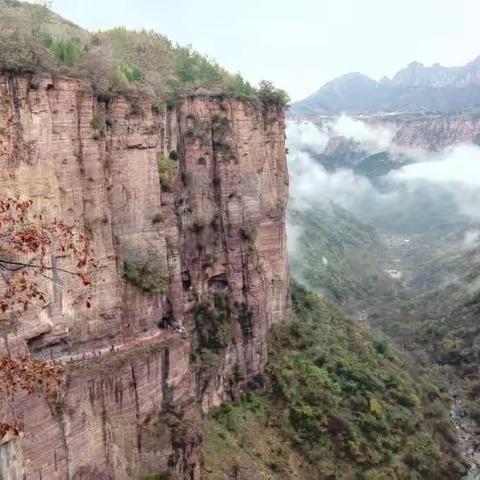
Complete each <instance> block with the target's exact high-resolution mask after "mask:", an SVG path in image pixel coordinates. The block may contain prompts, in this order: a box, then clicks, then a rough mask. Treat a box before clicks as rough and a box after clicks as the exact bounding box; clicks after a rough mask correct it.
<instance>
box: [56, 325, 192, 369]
mask: <svg viewBox="0 0 480 480" xmlns="http://www.w3.org/2000/svg"><path fill="white" fill-rule="evenodd" d="M177 341H182V342H186V341H188V340H187V338H186V335H185V333H184V331H182V330H164V331H162V333H160V334H156V335H148V336H145V337H139V338H132V339H130V340H128V341H126V342H122V343H117V344H112V345H109V346H107V347H102V348H99V349H96V350H88V351H84V352H77V353H69V354H65V355H58V356H51V357H50V359H49V360H50V361H52V362H54V363H61V364H69V363H72V362H79V361H85V360H91V359H94V358H100V357H105V356H108V355H111V354H115V353H120V352H128V351H130V350H135V349H137V348H142V347H148V346H150V345H156V344H160V343H165V344H171V343H173V342H177Z"/></svg>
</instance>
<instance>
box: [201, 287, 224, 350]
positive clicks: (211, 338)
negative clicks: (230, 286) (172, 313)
mask: <svg viewBox="0 0 480 480" xmlns="http://www.w3.org/2000/svg"><path fill="white" fill-rule="evenodd" d="M192 312H193V319H194V322H195V327H196V332H197V340H198V342H197V349H198V351H199V352H201V354H202V356H203V353H204V352H205V351H207V350H211V351H213V352H219V351H220V350H221V349H223V348H225V347H226V346H227V345H228V344H229V343H230V340H231V331H230V306H229V301H228V297H227V296H226V295H223V294H220V293H215V294H214V295H213V302H212V301H211V300H210V301H204V302H198V303H196V304H195V305H194V307H193V309H192Z"/></svg>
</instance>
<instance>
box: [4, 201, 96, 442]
mask: <svg viewBox="0 0 480 480" xmlns="http://www.w3.org/2000/svg"><path fill="white" fill-rule="evenodd" d="M57 257H62V258H67V259H68V262H69V263H68V264H69V265H72V268H71V269H63V268H59V267H57V266H56V265H54V264H53V261H54V260H53V259H54V258H57ZM95 267H96V265H95V262H94V260H93V257H92V252H91V248H90V244H89V241H88V238H87V237H86V235H85V234H83V233H82V232H81V229H80V228H79V225H78V224H76V223H73V224H72V225H67V224H66V223H64V222H62V221H59V220H56V219H53V220H46V219H45V218H44V217H43V216H42V215H41V214H38V213H35V212H34V209H33V204H32V201H31V200H20V199H18V198H5V199H2V198H0V328H2V329H3V330H4V331H7V332H8V329H9V328H10V327H11V323H12V322H15V319H16V318H17V315H19V314H22V313H23V312H26V311H27V310H30V309H32V310H33V313H35V311H36V310H35V309H36V308H42V307H44V306H45V304H46V303H47V302H48V301H49V298H50V294H49V285H50V282H51V281H53V280H55V281H56V282H57V283H60V284H61V283H63V282H62V277H67V278H68V279H70V280H69V282H68V283H69V285H71V284H72V282H71V280H75V282H74V283H76V284H78V285H80V286H81V287H82V288H85V287H88V286H89V285H90V283H91V277H90V274H89V272H91V271H92V270H93V269H94V268H95ZM54 274H55V275H56V277H57V278H56V279H54V278H53V275H54ZM59 279H60V280H59ZM86 306H87V307H90V298H89V297H88V296H87V299H86ZM62 377H63V375H62V367H61V366H59V365H57V364H55V363H53V362H46V361H43V360H36V359H33V358H30V357H23V358H14V357H12V356H6V357H0V396H1V398H7V399H8V401H9V402H13V398H14V395H15V393H16V392H18V391H19V390H22V391H24V392H27V393H33V392H40V393H43V394H44V395H45V396H46V397H47V399H52V398H53V397H55V396H58V394H59V391H60V389H61V385H62V381H63V380H62ZM13 417H14V415H13ZM17 431H18V426H17V425H16V423H15V421H13V422H10V423H3V422H0V438H1V437H2V436H3V435H5V434H6V433H8V432H12V433H17Z"/></svg>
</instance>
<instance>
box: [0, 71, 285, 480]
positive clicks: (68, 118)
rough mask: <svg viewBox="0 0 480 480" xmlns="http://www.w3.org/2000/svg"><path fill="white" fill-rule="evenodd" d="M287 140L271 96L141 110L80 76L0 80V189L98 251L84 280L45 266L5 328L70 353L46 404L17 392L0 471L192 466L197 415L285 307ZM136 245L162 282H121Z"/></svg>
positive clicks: (250, 357)
mask: <svg viewBox="0 0 480 480" xmlns="http://www.w3.org/2000/svg"><path fill="white" fill-rule="evenodd" d="M284 140H285V135H284V114H283V111H282V110H281V109H277V108H276V107H266V106H261V105H258V104H252V103H248V102H243V101H238V100H231V99H226V98H217V97H216V98H213V97H208V96H204V97H193V98H190V99H187V100H185V101H184V102H183V103H182V104H181V105H180V106H179V107H178V108H175V109H167V108H161V109H156V108H153V107H152V105H151V103H150V102H149V101H148V100H147V99H144V98H131V99H127V98H125V97H121V96H113V97H111V98H109V99H105V98H102V99H96V98H95V97H94V95H93V93H92V91H91V90H90V89H89V88H88V87H87V86H85V85H84V84H82V83H81V82H80V81H77V80H72V79H67V78H52V77H50V76H42V77H36V78H31V77H18V76H17V77H6V76H2V77H0V151H1V153H2V155H1V159H0V162H1V169H2V177H1V179H0V182H1V184H2V185H1V188H2V195H19V196H21V197H25V198H31V199H32V200H33V201H34V206H35V209H36V210H37V211H39V212H42V213H43V214H44V215H46V216H49V217H51V218H53V217H56V218H61V219H63V220H65V221H70V222H71V221H79V224H80V226H81V228H83V229H84V231H85V232H86V233H87V234H88V236H89V237H90V238H91V240H92V242H93V246H94V249H95V255H96V259H97V261H98V264H99V268H98V269H97V271H96V273H95V276H94V283H95V285H94V286H93V288H91V289H90V290H89V291H86V290H81V289H76V288H73V287H72V288H70V283H71V282H70V280H68V279H65V278H63V276H62V274H61V273H58V272H56V271H55V270H54V272H53V275H54V282H53V283H52V282H47V283H46V284H45V285H44V288H46V289H48V291H49V301H48V304H47V305H46V306H44V307H42V308H38V309H34V310H32V311H30V312H28V314H24V315H22V316H21V317H20V318H17V319H16V321H15V329H11V328H6V329H5V332H4V335H3V339H2V340H1V342H2V343H1V344H0V349H1V350H2V353H3V354H5V352H6V350H7V347H8V349H9V350H10V352H17V353H18V354H21V353H26V352H28V353H29V354H31V355H34V356H35V357H37V358H44V359H49V358H53V359H57V360H58V361H60V360H61V361H67V362H68V357H69V355H70V356H72V355H74V356H75V357H74V361H73V362H71V363H67V365H66V371H67V372H66V377H67V379H66V387H65V392H64V396H63V399H61V401H59V402H57V403H55V404H50V405H48V404H47V403H46V401H45V400H44V399H43V398H42V397H39V396H35V395H31V396H27V395H19V396H18V398H17V400H16V402H15V411H16V415H17V418H18V419H19V422H20V425H21V429H22V433H21V435H20V436H19V437H18V438H16V439H12V440H10V441H5V442H4V444H3V445H2V446H1V447H0V473H1V475H0V476H2V478H4V480H10V479H17V478H22V479H27V480H29V479H39V478H42V479H49V480H50V479H52V480H55V479H59V480H60V479H75V480H77V479H90V478H95V479H102V478H105V479H129V478H137V477H138V476H140V475H144V474H149V473H160V472H169V473H170V474H171V475H172V478H189V479H190V478H198V477H199V465H198V458H199V446H200V445H201V441H202V439H201V432H200V431H199V430H198V428H197V422H196V419H197V418H198V415H200V411H201V410H203V411H207V410H208V409H210V408H211V407H213V406H216V405H219V404H220V403H221V402H222V401H224V400H225V399H230V398H235V397H236V396H237V395H238V394H239V392H241V391H242V389H243V388H245V386H246V385H247V384H248V383H249V382H251V381H254V380H255V378H256V377H257V376H258V375H259V374H260V373H261V372H262V369H263V367H264V366H265V363H266V360H267V349H266V334H267V331H268V328H269V326H270V325H271V324H272V323H275V322H280V321H282V320H283V319H285V318H286V315H287V310H288V295H287V289H288V271H287V257H286V238H285V218H284V214H285V208H286V203H287V196H288V173H287V167H286V159H285V145H284ZM169 157H171V158H169ZM177 157H178V158H177ZM172 162H173V163H172ZM159 165H160V167H159ZM165 165H168V166H169V167H172V165H173V167H172V168H173V173H170V174H169V175H165ZM145 251H147V252H152V251H153V252H154V253H155V255H156V256H157V257H158V259H159V260H158V261H160V262H161V264H162V265H163V268H164V274H165V277H166V279H167V288H166V291H165V293H164V294H150V293H147V292H143V291H141V290H140V289H139V288H137V287H136V286H135V285H132V284H130V283H129V282H127V281H125V279H124V278H123V262H124V260H125V259H126V258H128V256H129V255H131V254H132V252H145ZM69 262H71V259H69V258H60V257H59V258H54V259H52V265H56V266H58V267H62V268H68V266H69ZM88 295H91V297H92V298H91V300H89V303H90V304H91V305H90V306H87V302H85V298H86V296H88ZM144 339H148V341H144ZM110 346H114V347H115V351H114V352H110V350H109V347H110ZM105 349H107V350H108V351H105ZM102 352H103V353H102ZM100 353H101V355H100ZM84 354H85V355H84ZM79 355H81V356H82V359H81V360H79ZM83 356H85V360H83Z"/></svg>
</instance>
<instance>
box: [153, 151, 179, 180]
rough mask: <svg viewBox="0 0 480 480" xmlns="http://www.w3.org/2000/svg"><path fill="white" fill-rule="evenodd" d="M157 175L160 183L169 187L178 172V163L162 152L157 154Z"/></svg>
mask: <svg viewBox="0 0 480 480" xmlns="http://www.w3.org/2000/svg"><path fill="white" fill-rule="evenodd" d="M157 166H158V176H159V179H160V185H162V187H164V188H169V187H170V186H171V183H172V181H173V179H174V178H175V176H176V175H177V173H178V163H177V162H176V161H175V160H172V159H171V158H170V157H166V156H165V155H163V154H162V153H158V154H157Z"/></svg>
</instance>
